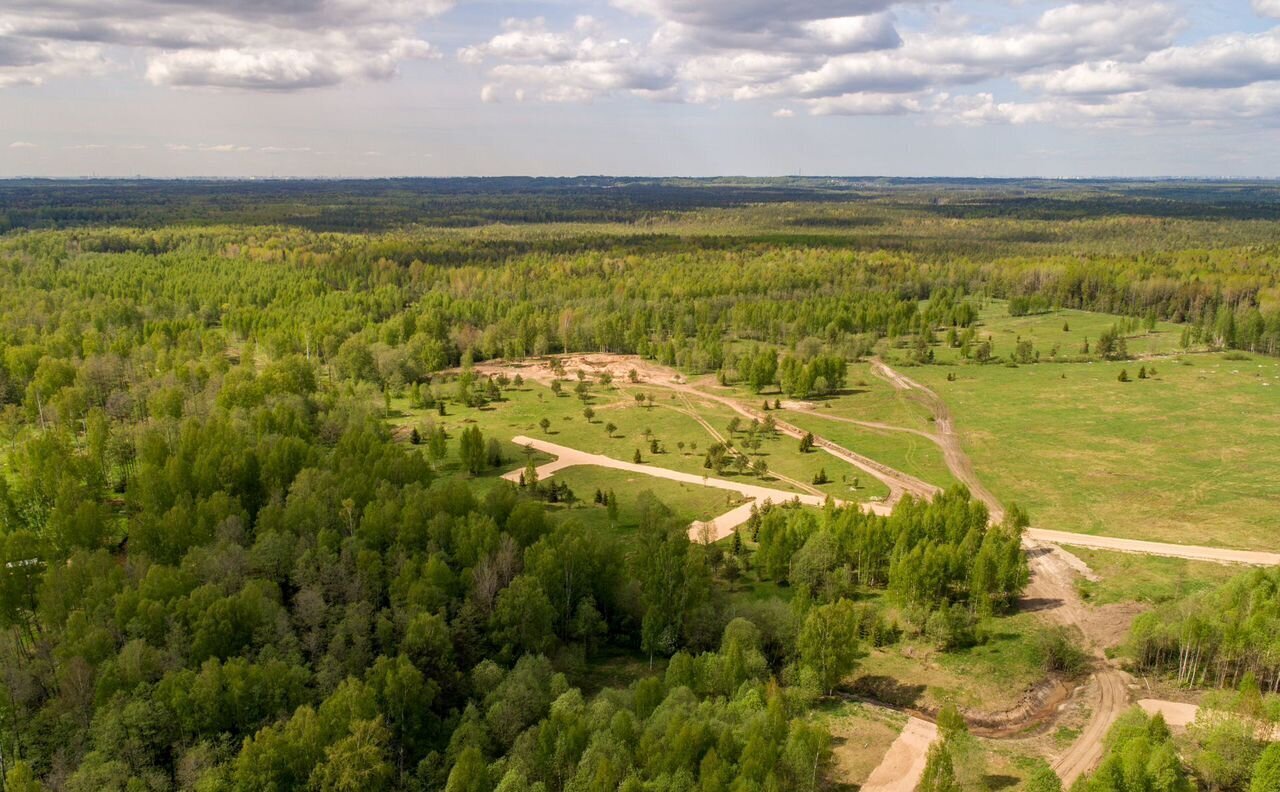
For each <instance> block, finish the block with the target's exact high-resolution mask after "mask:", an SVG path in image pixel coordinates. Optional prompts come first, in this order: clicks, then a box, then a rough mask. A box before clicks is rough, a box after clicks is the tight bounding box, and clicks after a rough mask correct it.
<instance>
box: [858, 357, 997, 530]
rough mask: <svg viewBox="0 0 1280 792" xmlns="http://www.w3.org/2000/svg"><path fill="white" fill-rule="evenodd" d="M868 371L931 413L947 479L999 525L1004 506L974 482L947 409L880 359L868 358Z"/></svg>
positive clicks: (982, 485)
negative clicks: (965, 490) (952, 479)
mask: <svg viewBox="0 0 1280 792" xmlns="http://www.w3.org/2000/svg"><path fill="white" fill-rule="evenodd" d="M871 370H872V371H874V372H875V373H876V375H877V376H879V377H881V378H883V379H885V380H887V381H888V382H889V384H890V385H892V386H893V387H895V388H897V389H898V390H900V391H904V392H906V393H907V395H908V396H909V397H911V398H912V399H914V400H915V401H917V402H919V403H920V404H922V405H924V406H925V407H926V408H927V409H928V410H929V412H930V413H932V415H933V425H934V426H935V427H937V432H936V433H935V435H934V436H935V437H936V438H937V443H938V445H939V446H940V447H941V448H942V455H943V458H944V459H945V460H946V463H947V469H949V470H950V471H951V475H953V476H955V477H956V479H957V480H958V481H960V482H961V483H963V484H964V485H965V486H966V487H968V488H969V492H970V493H971V494H972V495H973V496H974V497H975V498H977V499H978V500H980V501H982V502H983V503H985V504H987V510H988V511H989V512H990V513H991V519H992V520H993V521H994V522H1001V521H1003V520H1004V506H1002V505H1001V503H1000V500H999V499H998V498H997V497H996V496H995V495H994V494H993V493H992V492H991V490H989V489H987V487H986V485H984V484H983V483H982V480H981V479H979V478H978V473H977V471H976V470H974V468H973V462H971V461H970V460H969V455H968V454H966V453H965V451H964V448H963V447H962V446H961V444H960V436H959V435H957V434H956V430H955V421H954V420H953V419H952V417H951V409H950V408H949V407H947V403H946V402H944V401H943V400H942V398H941V397H940V396H938V394H936V393H934V392H933V391H931V390H929V389H928V388H926V387H925V386H923V385H921V384H920V383H918V382H916V381H915V380H913V379H911V378H909V377H907V376H905V375H903V374H900V373H898V372H897V371H894V370H893V369H891V368H889V366H888V365H887V364H886V363H885V362H884V361H883V360H881V359H880V358H872V360H871Z"/></svg>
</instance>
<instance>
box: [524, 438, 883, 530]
mask: <svg viewBox="0 0 1280 792" xmlns="http://www.w3.org/2000/svg"><path fill="white" fill-rule="evenodd" d="M511 442H513V443H515V444H517V445H521V446H531V447H533V448H535V449H537V450H538V451H542V452H543V453H547V454H552V455H554V456H555V457H556V458H555V459H554V460H552V461H551V462H547V463H545V464H543V465H540V466H539V467H538V468H537V473H538V480H539V481H543V480H545V479H547V478H549V477H551V476H553V475H555V473H556V472H557V471H560V470H564V469H565V468H569V467H574V466H579V465H594V466H597V467H603V468H611V469H613V470H622V471H626V472H628V473H638V474H640V475H644V476H653V477H654V478H663V479H669V480H671V481H680V482H683V483H685V484H697V485H699V486H703V487H714V488H716V489H722V490H729V491H731V492H737V493H739V494H740V495H743V496H745V497H747V498H750V499H751V502H748V503H746V504H742V505H739V506H735V507H734V508H733V509H732V510H730V511H729V512H728V513H727V514H724V515H721V516H720V517H717V518H716V519H714V520H711V521H709V522H707V523H702V522H695V523H694V524H693V525H692V526H690V528H689V538H690V539H692V540H694V541H707V540H710V541H713V542H714V541H718V540H720V539H723V538H725V537H726V536H728V535H729V534H731V533H733V529H734V528H736V527H738V526H739V525H741V524H742V523H744V522H746V521H747V520H748V519H749V518H750V517H751V507H752V506H753V505H760V504H764V503H766V502H771V503H786V502H788V501H797V500H798V501H799V502H801V503H803V504H805V505H806V506H823V505H825V504H826V502H827V498H826V496H819V495H811V494H798V493H795V492H787V491H785V490H778V489H772V488H770V487H761V486H758V485H756V484H746V483H742V482H737V481H728V480H726V479H718V478H713V477H711V476H698V475H695V474H693V473H682V472H680V471H678V470H670V469H668V468H664V467H657V466H655V465H645V464H636V463H635V462H623V461H622V460H620V459H614V458H613V457H607V456H604V455H603V454H591V453H588V452H586V451H579V450H578V449H576V448H570V447H569V446H562V445H559V444H558V443H551V442H548V441H546V440H538V439H535V438H532V437H525V436H524V435H517V436H516V437H513V438H511ZM523 474H524V468H517V469H515V470H513V471H511V472H510V473H505V474H503V476H502V477H503V478H504V479H506V480H507V481H519V480H520V477H521V476H522V475H523ZM836 504H837V505H847V504H845V503H844V502H842V501H836ZM866 508H868V509H870V510H871V511H878V512H880V513H883V512H884V511H885V507H884V506H883V505H882V504H868V505H867V506H866Z"/></svg>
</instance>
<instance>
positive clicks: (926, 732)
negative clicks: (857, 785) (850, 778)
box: [862, 718, 938, 792]
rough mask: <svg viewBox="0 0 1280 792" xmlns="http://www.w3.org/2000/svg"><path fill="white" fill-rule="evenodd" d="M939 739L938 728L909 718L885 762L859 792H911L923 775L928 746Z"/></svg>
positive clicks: (917, 719) (881, 763)
mask: <svg viewBox="0 0 1280 792" xmlns="http://www.w3.org/2000/svg"><path fill="white" fill-rule="evenodd" d="M937 739H938V727H937V726H935V725H934V724H932V723H930V722H929V721H925V720H920V719H919V718H909V719H908V720H907V725H906V726H905V727H903V729H902V733H901V734H899V735H898V739H896V740H894V741H893V744H892V745H890V746H889V750H888V751H887V752H886V753H885V755H884V759H882V760H881V761H880V764H879V765H877V766H876V769H875V770H872V771H871V775H870V776H869V777H868V778H867V783H865V784H863V785H862V792H914V790H915V788H916V786H917V785H919V783H920V778H921V776H923V775H924V766H925V763H926V761H927V760H928V756H929V746H930V745H933V743H934V741H935V740H937Z"/></svg>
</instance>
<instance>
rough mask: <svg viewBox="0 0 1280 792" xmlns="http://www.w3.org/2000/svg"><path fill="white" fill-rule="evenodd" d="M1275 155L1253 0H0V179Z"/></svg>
mask: <svg viewBox="0 0 1280 792" xmlns="http://www.w3.org/2000/svg"><path fill="white" fill-rule="evenodd" d="M797 172H803V173H806V174H838V175H871V174H881V175H973V176H984V175H987V176H1011V175H1033V176H1106V175H1117V176H1144V175H1145V176H1160V175H1172V176H1261V177H1275V176H1280V0H1203V1H1200V2H1196V1H1194V0H1078V1H1077V2H1057V1H1052V2H1040V1H1037V0H1004V1H1003V2H1001V1H1000V0H948V1H947V2H910V1H907V2H895V1H894V0H548V1H546V2H534V1H532V0H0V177H6V176H21V175H43V176H79V175H93V174H96V175H98V176H132V175H135V174H142V175H147V176H193V175H209V176H272V175H275V176H383V175H424V176H437V175H438V176H450V175H496V174H532V175H569V174H583V173H589V174H595V173H608V174H634V175H650V174H654V175H656V174H688V175H716V174H746V175H778V174H788V173H797Z"/></svg>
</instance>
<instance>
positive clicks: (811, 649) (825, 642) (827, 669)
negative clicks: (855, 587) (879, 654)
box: [797, 599, 861, 693]
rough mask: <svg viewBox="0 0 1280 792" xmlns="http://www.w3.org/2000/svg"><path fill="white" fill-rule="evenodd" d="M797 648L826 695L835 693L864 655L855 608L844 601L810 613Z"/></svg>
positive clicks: (801, 631) (816, 608)
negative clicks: (860, 643) (862, 653)
mask: <svg viewBox="0 0 1280 792" xmlns="http://www.w3.org/2000/svg"><path fill="white" fill-rule="evenodd" d="M797 648H798V649H799V653H800V662H801V663H803V664H804V665H805V666H806V667H808V668H809V669H810V670H811V671H813V673H814V674H815V675H816V676H817V679H818V684H819V685H820V686H821V687H822V690H823V692H825V693H831V692H832V691H833V690H835V688H836V686H837V685H838V684H839V683H840V680H841V679H843V678H844V677H845V676H846V675H847V674H848V673H849V672H850V671H852V670H853V666H854V664H855V663H856V662H857V659H858V657H859V656H860V654H861V649H860V647H859V646H858V617H857V613H856V611H855V610H854V604H853V603H852V602H850V601H849V600H845V599H842V600H839V601H837V602H833V603H830V604H827V605H819V606H817V607H815V608H813V609H812V610H810V611H809V615H808V616H806V617H805V620H804V626H803V627H802V628H801V630H800V638H799V641H798V644H797Z"/></svg>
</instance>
